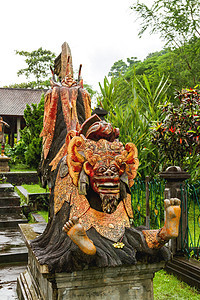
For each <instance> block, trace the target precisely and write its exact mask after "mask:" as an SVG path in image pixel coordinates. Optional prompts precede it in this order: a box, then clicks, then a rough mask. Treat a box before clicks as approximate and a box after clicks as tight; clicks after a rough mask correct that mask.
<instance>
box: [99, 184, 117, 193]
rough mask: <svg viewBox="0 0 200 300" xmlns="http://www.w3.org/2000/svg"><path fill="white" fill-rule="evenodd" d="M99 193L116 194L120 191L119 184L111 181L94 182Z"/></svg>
mask: <svg viewBox="0 0 200 300" xmlns="http://www.w3.org/2000/svg"><path fill="white" fill-rule="evenodd" d="M96 187H97V189H98V190H99V193H102V194H108V193H111V194H118V193H119V192H120V184H119V183H113V182H104V183H96Z"/></svg>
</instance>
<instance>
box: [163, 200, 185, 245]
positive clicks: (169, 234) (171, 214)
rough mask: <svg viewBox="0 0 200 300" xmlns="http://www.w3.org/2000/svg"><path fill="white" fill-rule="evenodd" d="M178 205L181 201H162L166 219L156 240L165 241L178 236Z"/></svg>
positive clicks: (179, 213) (179, 212)
mask: <svg viewBox="0 0 200 300" xmlns="http://www.w3.org/2000/svg"><path fill="white" fill-rule="evenodd" d="M180 204H181V201H180V200H179V199H178V198H171V199H165V200H164V205H165V212H166V219H165V224H164V226H163V228H161V230H160V233H159V234H158V238H161V239H162V240H165V241H167V240H169V239H170V238H175V237H177V236H178V233H179V221H180V215H181V208H180Z"/></svg>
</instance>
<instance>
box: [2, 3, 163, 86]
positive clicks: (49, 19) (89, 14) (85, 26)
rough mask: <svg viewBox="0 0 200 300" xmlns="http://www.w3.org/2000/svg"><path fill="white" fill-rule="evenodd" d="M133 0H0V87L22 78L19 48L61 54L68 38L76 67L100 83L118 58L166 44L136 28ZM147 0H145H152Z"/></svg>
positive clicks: (88, 79)
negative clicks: (19, 71) (140, 34)
mask: <svg viewBox="0 0 200 300" xmlns="http://www.w3.org/2000/svg"><path fill="white" fill-rule="evenodd" d="M133 1H134V0H132V1H130V0H101V1H96V0H82V1H81V0H71V1H69V0H54V1H52V0H48V1H47V0H40V1H39V0H34V1H27V0H26V1H25V0H17V1H16V0H7V1H1V6H0V10H1V17H0V28H1V33H0V38H1V47H0V87H2V86H3V85H9V84H12V83H19V82H23V81H24V78H23V77H21V76H20V77H17V71H18V70H19V69H21V68H23V67H25V64H24V60H23V59H22V58H21V57H20V56H19V55H16V54H15V50H26V51H32V50H36V49H38V48H39V47H42V48H43V49H48V50H51V51H52V52H55V54H56V55H58V54H59V53H60V52H61V45H62V43H63V42H65V41H66V42H67V43H68V44H69V46H70V48H71V51H72V58H73V67H74V70H77V69H78V68H79V64H81V63H82V64H83V68H82V76H83V80H84V81H85V82H86V83H88V84H90V85H92V86H93V88H95V89H97V88H98V82H102V81H103V78H104V76H106V75H107V74H108V72H109V70H110V68H111V66H112V65H113V63H114V62H116V61H117V60H119V59H124V60H126V58H127V57H132V56H136V57H138V58H139V59H144V58H145V57H146V55H147V54H149V53H151V52H154V51H159V50H161V49H162V46H163V43H161V41H160V40H159V38H158V37H156V36H149V35H148V34H146V35H145V36H144V37H142V38H141V39H139V38H138V36H137V33H138V29H139V27H138V26H139V25H138V24H139V23H138V22H135V20H136V16H135V14H134V13H133V12H132V11H131V9H130V6H131V4H132V3H133ZM148 2H149V1H146V3H148Z"/></svg>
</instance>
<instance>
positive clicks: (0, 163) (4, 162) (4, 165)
mask: <svg viewBox="0 0 200 300" xmlns="http://www.w3.org/2000/svg"><path fill="white" fill-rule="evenodd" d="M9 160H10V158H9V157H8V156H5V155H3V156H2V155H0V172H9V171H10V168H9V166H8V162H9Z"/></svg>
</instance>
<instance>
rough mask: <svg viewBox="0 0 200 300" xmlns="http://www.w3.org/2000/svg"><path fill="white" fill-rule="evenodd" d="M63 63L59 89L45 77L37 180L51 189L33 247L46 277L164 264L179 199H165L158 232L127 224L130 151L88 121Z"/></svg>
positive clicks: (78, 88)
mask: <svg viewBox="0 0 200 300" xmlns="http://www.w3.org/2000/svg"><path fill="white" fill-rule="evenodd" d="M69 61H70V60H69V59H68V65H67V71H66V76H65V78H63V79H62V82H61V84H60V83H57V82H55V78H52V80H51V84H52V89H51V90H50V91H49V92H48V93H47V95H46V98H45V113H44V128H43V131H42V134H41V135H42V136H43V155H42V161H41V166H40V171H39V174H40V176H41V178H42V182H43V183H44V185H45V184H46V183H48V184H49V186H50V189H51V195H50V209H49V213H50V214H49V222H48V225H47V227H46V229H45V231H44V233H43V234H42V235H40V236H39V237H38V238H36V239H35V240H33V241H32V242H31V246H32V249H33V251H34V253H35V255H36V257H37V259H38V261H39V262H40V264H46V265H48V267H49V270H50V271H51V272H72V271H74V270H81V269H83V268H89V267H91V266H96V267H106V266H120V265H131V264H136V263H137V261H147V262H156V261H160V260H168V259H169V257H170V254H169V251H168V249H167V248H166V247H163V246H164V244H165V243H166V242H167V241H168V240H169V239H170V238H172V237H177V235H178V227H179V219H180V200H178V199H170V200H168V199H167V200H165V211H166V222H165V225H164V227H163V228H161V229H160V230H146V229H145V228H142V227H140V228H133V227H132V226H131V224H130V219H131V218H133V211H132V207H131V194H130V188H131V186H132V185H133V184H134V178H135V176H136V173H137V168H138V165H139V160H138V157H137V156H138V153H137V149H136V147H135V145H134V144H133V143H128V144H126V145H125V146H123V144H122V143H121V142H120V141H119V140H118V137H119V129H116V128H113V127H112V126H111V124H108V123H106V122H105V121H101V119H100V118H99V117H98V116H97V115H93V116H90V112H91V109H90V97H89V95H88V93H87V92H86V91H85V90H84V89H83V85H82V80H80V78H79V81H78V82H76V81H75V80H74V79H73V77H72V75H71V74H72V72H70V65H69ZM52 72H53V71H52ZM79 75H80V74H79ZM53 76H54V74H53Z"/></svg>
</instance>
